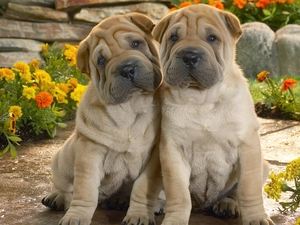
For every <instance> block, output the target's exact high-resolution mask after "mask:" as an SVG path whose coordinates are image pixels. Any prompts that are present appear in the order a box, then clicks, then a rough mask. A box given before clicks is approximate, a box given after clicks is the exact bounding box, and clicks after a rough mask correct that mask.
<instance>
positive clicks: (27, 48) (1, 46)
mask: <svg viewBox="0 0 300 225" xmlns="http://www.w3.org/2000/svg"><path fill="white" fill-rule="evenodd" d="M43 44H44V42H40V41H35V40H29V39H16V38H0V52H15V51H22V52H40V51H41V48H40V46H41V45H43Z"/></svg>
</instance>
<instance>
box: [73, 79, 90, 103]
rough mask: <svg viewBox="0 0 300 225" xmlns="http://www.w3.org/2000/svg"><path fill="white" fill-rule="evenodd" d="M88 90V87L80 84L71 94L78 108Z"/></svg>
mask: <svg viewBox="0 0 300 225" xmlns="http://www.w3.org/2000/svg"><path fill="white" fill-rule="evenodd" d="M86 88H87V86H86V85H82V84H78V85H77V87H76V88H75V89H74V91H73V92H72V93H71V98H72V99H73V100H74V101H76V102H77V103H76V105H77V106H78V105H79V103H80V100H81V98H82V95H83V93H84V92H85V90H86Z"/></svg>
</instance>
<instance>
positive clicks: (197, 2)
mask: <svg viewBox="0 0 300 225" xmlns="http://www.w3.org/2000/svg"><path fill="white" fill-rule="evenodd" d="M193 2H194V4H199V3H200V2H201V1H200V0H193Z"/></svg>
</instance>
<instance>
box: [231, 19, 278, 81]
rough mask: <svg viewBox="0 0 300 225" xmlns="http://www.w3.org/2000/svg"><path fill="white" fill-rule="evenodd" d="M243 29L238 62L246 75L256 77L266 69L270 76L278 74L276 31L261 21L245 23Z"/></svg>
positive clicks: (238, 46) (238, 48)
mask: <svg viewBox="0 0 300 225" xmlns="http://www.w3.org/2000/svg"><path fill="white" fill-rule="evenodd" d="M242 29H243V35H242V37H241V38H240V40H239V41H238V43H237V63H238V64H239V65H240V66H241V68H242V69H243V71H244V73H245V76H246V77H248V78H250V77H251V78H256V75H257V74H258V73H259V72H261V71H264V70H267V71H269V72H270V73H271V74H270V76H273V77H274V76H278V74H279V67H278V62H277V50H276V45H275V43H274V40H275V33H274V32H273V31H272V30H271V28H270V27H269V26H267V25H266V24H264V23H260V22H252V23H245V24H243V25H242Z"/></svg>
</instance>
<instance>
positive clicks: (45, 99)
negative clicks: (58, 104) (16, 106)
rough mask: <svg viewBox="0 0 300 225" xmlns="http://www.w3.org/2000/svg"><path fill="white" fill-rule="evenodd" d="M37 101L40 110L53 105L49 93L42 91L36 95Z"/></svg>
mask: <svg viewBox="0 0 300 225" xmlns="http://www.w3.org/2000/svg"><path fill="white" fill-rule="evenodd" d="M35 101H36V103H37V104H38V107H39V108H40V109H41V108H46V107H48V106H50V105H51V104H52V102H53V97H52V96H51V95H50V94H49V92H46V91H42V92H40V93H38V94H37V95H36V97H35Z"/></svg>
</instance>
